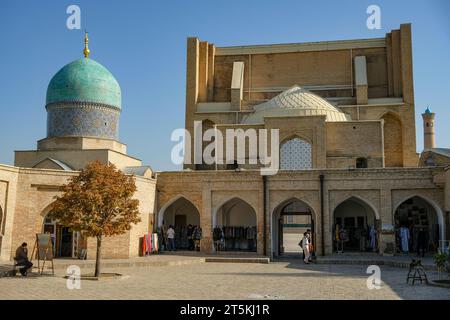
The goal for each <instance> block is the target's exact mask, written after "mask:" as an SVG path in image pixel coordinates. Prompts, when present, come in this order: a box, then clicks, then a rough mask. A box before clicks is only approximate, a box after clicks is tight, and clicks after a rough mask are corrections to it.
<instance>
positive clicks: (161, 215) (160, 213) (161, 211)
mask: <svg viewBox="0 0 450 320" xmlns="http://www.w3.org/2000/svg"><path fill="white" fill-rule="evenodd" d="M179 200H184V201H186V202H187V203H189V204H190V205H192V207H193V208H195V210H196V211H197V213H198V217H199V219H200V210H199V209H198V207H197V206H196V205H195V204H194V203H193V202H192V201H191V200H190V199H189V198H188V197H187V196H185V195H183V194H178V195H176V196H175V197H173V198H171V199H170V200H169V201H167V202H166V203H165V204H164V205H163V206H162V207H161V208H160V209H159V211H158V227H161V226H162V225H163V222H164V214H165V213H166V210H167V209H168V208H169V207H170V206H171V205H173V204H175V203H176V202H177V201H179Z"/></svg>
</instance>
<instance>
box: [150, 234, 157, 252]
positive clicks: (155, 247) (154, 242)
mask: <svg viewBox="0 0 450 320" xmlns="http://www.w3.org/2000/svg"><path fill="white" fill-rule="evenodd" d="M152 245H153V246H152V249H153V250H152V252H158V251H159V246H158V234H157V233H153V234H152Z"/></svg>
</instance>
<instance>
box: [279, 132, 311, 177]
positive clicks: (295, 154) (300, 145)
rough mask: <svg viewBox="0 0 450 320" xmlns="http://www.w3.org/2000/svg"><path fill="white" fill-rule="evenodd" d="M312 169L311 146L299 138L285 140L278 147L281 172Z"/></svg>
mask: <svg viewBox="0 0 450 320" xmlns="http://www.w3.org/2000/svg"><path fill="white" fill-rule="evenodd" d="M311 168H312V147H311V144H310V143H309V142H307V141H305V140H303V139H300V138H299V137H293V138H291V139H288V140H286V141H285V142H283V143H282V144H281V147H280V169H281V170H305V169H311Z"/></svg>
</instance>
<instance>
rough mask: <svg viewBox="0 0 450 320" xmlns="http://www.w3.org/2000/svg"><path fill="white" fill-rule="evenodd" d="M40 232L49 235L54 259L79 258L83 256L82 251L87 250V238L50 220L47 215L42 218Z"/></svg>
mask: <svg viewBox="0 0 450 320" xmlns="http://www.w3.org/2000/svg"><path fill="white" fill-rule="evenodd" d="M50 212H51V210H50ZM50 212H49V213H50ZM42 232H43V233H50V236H51V239H52V243H53V255H54V257H55V258H79V257H80V256H81V255H83V254H82V251H83V250H86V248H87V238H86V237H83V236H82V234H81V232H79V231H73V230H72V229H71V228H69V227H66V226H64V225H62V224H60V223H59V222H58V221H56V220H53V219H50V218H49V217H48V213H47V214H46V215H45V218H44V222H43V225H42Z"/></svg>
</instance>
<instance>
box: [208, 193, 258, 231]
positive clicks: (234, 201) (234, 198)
mask: <svg viewBox="0 0 450 320" xmlns="http://www.w3.org/2000/svg"><path fill="white" fill-rule="evenodd" d="M227 204H228V205H230V206H229V207H228V208H227V209H228V210H232V209H233V207H236V205H238V204H245V205H246V206H247V207H248V208H251V209H252V210H251V211H252V216H254V225H255V226H256V225H257V223H258V217H257V214H256V209H255V208H254V207H253V206H252V205H251V204H250V203H249V202H247V201H245V200H244V199H242V198H241V197H239V196H231V197H229V198H227V199H226V200H224V201H222V202H221V203H220V204H219V205H218V206H216V207H215V208H214V209H213V217H212V227H213V228H214V227H215V226H216V225H217V218H218V214H219V211H220V210H221V209H223V207H224V206H225V205H227Z"/></svg>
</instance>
